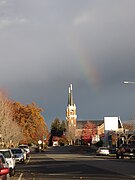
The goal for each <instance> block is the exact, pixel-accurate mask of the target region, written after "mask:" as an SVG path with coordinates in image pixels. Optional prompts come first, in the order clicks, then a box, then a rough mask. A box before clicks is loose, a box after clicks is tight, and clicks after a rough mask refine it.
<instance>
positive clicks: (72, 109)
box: [66, 84, 77, 145]
mask: <svg viewBox="0 0 135 180" xmlns="http://www.w3.org/2000/svg"><path fill="white" fill-rule="evenodd" d="M76 119H77V114H76V105H75V104H74V101H73V89H72V84H70V86H69V91H68V104H67V109H66V120H67V137H68V141H69V144H71V145H72V144H73V143H74V142H75V132H76Z"/></svg>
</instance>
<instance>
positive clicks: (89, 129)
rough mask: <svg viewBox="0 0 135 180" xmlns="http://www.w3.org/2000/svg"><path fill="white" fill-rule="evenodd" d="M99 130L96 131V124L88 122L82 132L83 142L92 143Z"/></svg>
mask: <svg viewBox="0 0 135 180" xmlns="http://www.w3.org/2000/svg"><path fill="white" fill-rule="evenodd" d="M96 133H97V130H96V124H94V123H93V122H90V121H88V122H87V123H86V124H85V125H84V128H83V130H82V137H81V139H82V142H83V143H84V144H87V143H91V141H92V138H93V137H94V136H95V135H96Z"/></svg>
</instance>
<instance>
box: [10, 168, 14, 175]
mask: <svg viewBox="0 0 135 180" xmlns="http://www.w3.org/2000/svg"><path fill="white" fill-rule="evenodd" d="M14 175H15V168H13V169H12V168H10V172H9V176H10V177H12V176H14Z"/></svg>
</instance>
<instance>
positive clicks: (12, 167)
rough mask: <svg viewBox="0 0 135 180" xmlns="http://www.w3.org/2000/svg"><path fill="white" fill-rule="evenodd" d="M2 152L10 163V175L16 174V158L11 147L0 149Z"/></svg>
mask: <svg viewBox="0 0 135 180" xmlns="http://www.w3.org/2000/svg"><path fill="white" fill-rule="evenodd" d="M0 153H2V154H3V155H4V157H5V158H6V161H7V163H8V165H9V175H10V176H14V175H15V158H14V155H13V153H12V152H11V149H0Z"/></svg>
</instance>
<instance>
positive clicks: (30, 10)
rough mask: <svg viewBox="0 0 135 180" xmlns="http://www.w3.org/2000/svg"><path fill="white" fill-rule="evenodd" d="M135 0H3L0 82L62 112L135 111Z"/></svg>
mask: <svg viewBox="0 0 135 180" xmlns="http://www.w3.org/2000/svg"><path fill="white" fill-rule="evenodd" d="M134 9H135V1H134V0H85V1H84V0H57V1H56V0H0V87H1V89H5V90H6V91H7V92H8V96H9V97H10V98H12V99H13V100H15V101H19V102H21V103H23V104H29V103H32V102H36V103H37V105H38V106H39V107H42V108H43V109H44V114H43V115H44V118H45V121H46V123H47V125H48V126H50V124H51V122H52V121H53V120H54V119H55V118H56V117H58V118H60V119H65V110H66V106H67V101H68V97H67V96H68V86H69V84H70V83H72V84H73V96H74V103H75V104H76V106H77V115H78V119H79V120H82V119H85V120H86V119H103V117H104V116H120V117H121V120H123V121H125V120H129V119H135V85H133V84H132V85H131V84H128V85H126V84H124V83H123V81H124V80H128V81H135V10H134Z"/></svg>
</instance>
